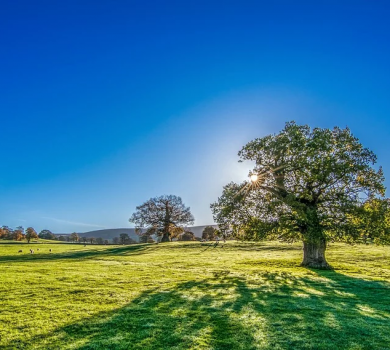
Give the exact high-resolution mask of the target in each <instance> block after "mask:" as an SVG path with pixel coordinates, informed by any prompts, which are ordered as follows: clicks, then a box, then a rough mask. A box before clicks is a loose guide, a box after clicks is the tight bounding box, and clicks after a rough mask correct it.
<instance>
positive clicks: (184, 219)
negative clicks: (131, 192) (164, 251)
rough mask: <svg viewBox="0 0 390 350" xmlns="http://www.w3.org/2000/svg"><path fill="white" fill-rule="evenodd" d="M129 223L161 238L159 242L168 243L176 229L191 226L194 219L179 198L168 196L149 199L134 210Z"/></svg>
mask: <svg viewBox="0 0 390 350" xmlns="http://www.w3.org/2000/svg"><path fill="white" fill-rule="evenodd" d="M129 221H130V222H133V223H135V224H136V226H137V227H138V228H143V227H147V228H148V229H149V230H152V231H153V233H155V234H157V235H159V236H162V239H161V242H169V241H170V240H171V238H172V236H174V235H175V234H176V233H177V231H176V228H177V227H182V226H184V225H189V224H193V222H194V217H193V216H192V214H191V212H190V208H189V207H185V205H184V203H183V202H182V200H181V198H180V197H177V196H174V195H169V196H160V197H155V198H151V199H149V200H148V201H147V202H145V203H143V204H141V205H140V206H138V207H137V208H136V212H135V213H133V215H132V216H131V218H130V219H129Z"/></svg>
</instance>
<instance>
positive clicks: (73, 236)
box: [70, 232, 79, 242]
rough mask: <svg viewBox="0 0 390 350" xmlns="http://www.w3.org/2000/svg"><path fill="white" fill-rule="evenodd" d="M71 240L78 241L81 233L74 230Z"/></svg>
mask: <svg viewBox="0 0 390 350" xmlns="http://www.w3.org/2000/svg"><path fill="white" fill-rule="evenodd" d="M70 240H71V241H72V242H78V240H79V235H78V234H77V233H76V232H73V233H72V234H71V235H70Z"/></svg>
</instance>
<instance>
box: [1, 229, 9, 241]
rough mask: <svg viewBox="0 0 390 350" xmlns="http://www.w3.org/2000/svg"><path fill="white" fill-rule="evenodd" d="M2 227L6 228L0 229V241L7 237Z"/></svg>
mask: <svg viewBox="0 0 390 350" xmlns="http://www.w3.org/2000/svg"><path fill="white" fill-rule="evenodd" d="M4 227H6V226H3V227H0V239H3V238H6V237H7V236H8V232H7V231H6V229H5V228H4Z"/></svg>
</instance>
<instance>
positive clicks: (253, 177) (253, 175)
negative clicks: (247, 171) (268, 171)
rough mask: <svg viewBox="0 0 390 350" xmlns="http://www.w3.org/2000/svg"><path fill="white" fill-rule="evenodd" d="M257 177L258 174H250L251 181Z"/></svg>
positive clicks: (254, 180)
mask: <svg viewBox="0 0 390 350" xmlns="http://www.w3.org/2000/svg"><path fill="white" fill-rule="evenodd" d="M257 179H258V176H257V175H256V174H252V175H251V181H252V182H256V181H257Z"/></svg>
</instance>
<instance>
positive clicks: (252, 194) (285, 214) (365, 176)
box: [211, 122, 385, 269]
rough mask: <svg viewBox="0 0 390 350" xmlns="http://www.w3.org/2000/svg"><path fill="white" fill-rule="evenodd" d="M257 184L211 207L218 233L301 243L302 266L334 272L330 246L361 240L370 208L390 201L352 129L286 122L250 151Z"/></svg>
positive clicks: (243, 154)
mask: <svg viewBox="0 0 390 350" xmlns="http://www.w3.org/2000/svg"><path fill="white" fill-rule="evenodd" d="M239 156H240V158H241V161H244V160H249V161H254V162H255V167H254V169H253V172H252V176H251V181H245V182H244V183H242V184H235V183H230V184H228V185H226V186H225V187H224V190H223V194H222V196H221V197H220V198H218V201H217V202H216V203H213V204H212V205H211V209H212V211H213V215H214V220H215V221H216V222H217V223H218V225H219V227H230V228H232V230H233V231H234V232H235V234H236V235H238V236H239V237H243V238H246V239H255V240H260V239H264V238H265V237H279V238H280V239H283V240H284V241H287V242H293V241H302V242H303V261H302V266H307V267H311V268H319V269H328V268H330V266H329V264H328V262H327V261H326V258H325V250H326V246H327V243H328V242H332V241H344V242H354V241H359V240H360V239H361V238H360V233H361V225H360V224H359V220H357V218H358V217H359V216H360V214H361V212H362V210H364V204H365V202H367V201H371V200H373V199H374V198H376V197H382V196H384V194H385V187H384V184H383V182H384V176H383V171H382V169H381V168H379V169H374V168H373V167H372V166H373V165H374V164H375V163H376V156H375V154H374V153H373V152H372V151H370V150H369V149H367V148H364V147H363V146H362V144H361V143H360V142H359V140H358V139H357V138H356V137H354V136H353V135H352V134H351V132H350V130H349V129H348V128H346V129H340V128H338V127H335V128H334V129H332V130H331V129H321V128H314V129H311V128H310V127H309V126H307V125H303V126H301V125H297V124H296V123H294V122H290V123H286V126H285V128H284V129H283V130H282V131H281V132H280V133H279V134H273V135H268V136H265V137H262V138H258V139H255V140H253V141H251V142H249V143H248V144H246V145H245V146H244V147H243V148H242V149H241V151H240V152H239Z"/></svg>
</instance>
